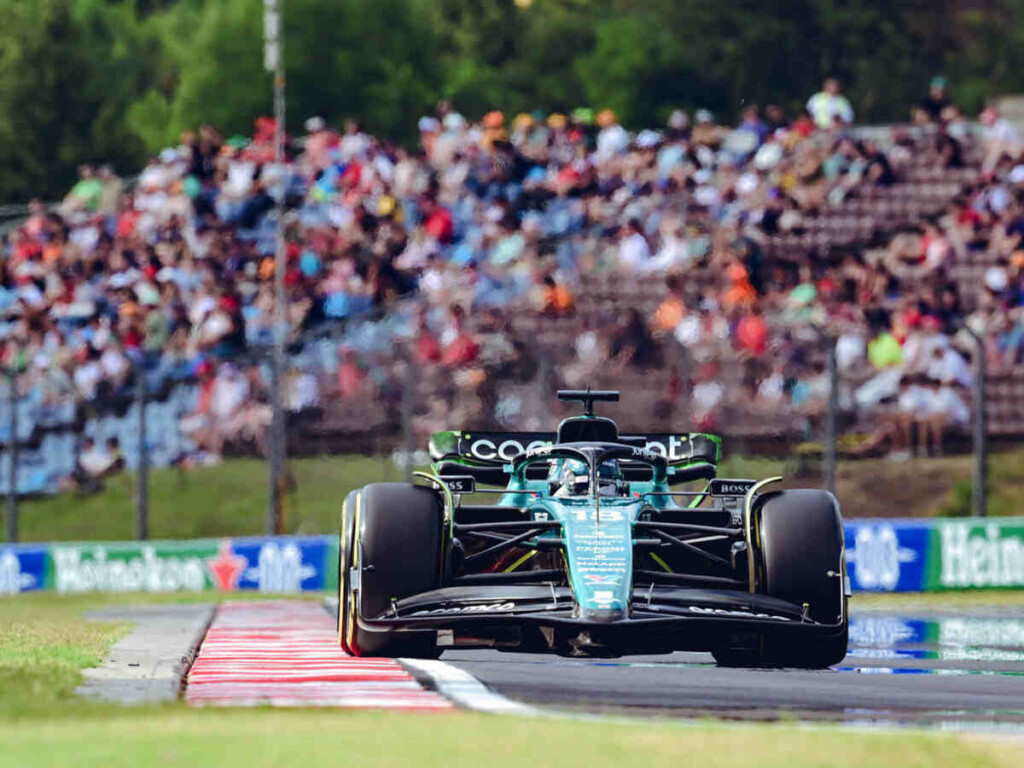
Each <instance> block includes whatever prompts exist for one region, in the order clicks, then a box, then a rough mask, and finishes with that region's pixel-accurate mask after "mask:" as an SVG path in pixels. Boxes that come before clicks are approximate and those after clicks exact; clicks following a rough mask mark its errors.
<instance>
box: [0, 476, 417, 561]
mask: <svg viewBox="0 0 1024 768" xmlns="http://www.w3.org/2000/svg"><path fill="white" fill-rule="evenodd" d="M291 471H292V479H293V481H294V482H293V483H292V488H291V489H290V490H289V491H288V493H286V495H285V505H284V506H285V508H284V525H285V530H286V531H287V532H288V533H296V534H315V533H328V532H333V531H336V530H337V528H338V519H339V515H340V513H341V503H342V501H343V500H344V498H345V494H347V493H348V492H349V491H350V490H352V489H353V488H358V487H360V486H362V485H365V484H366V483H372V482H379V481H382V480H390V481H394V480H399V479H401V474H400V472H399V470H398V469H396V468H395V466H394V464H393V463H392V462H391V461H390V460H385V459H381V458H364V457H359V456H343V457H337V458H315V459H299V460H296V461H292V462H291ZM149 488H150V494H149V531H150V537H151V538H154V539H183V538H200V537H208V536H213V537H215V536H246V535H257V534H261V533H263V532H264V521H265V515H266V509H267V469H266V464H265V463H264V462H262V461H258V460H254V459H237V460H233V461H227V462H224V463H223V464H221V465H218V466H215V467H203V468H199V469H192V470H178V469H163V470H157V471H155V472H153V473H152V474H151V475H150V484H149ZM134 503H135V502H134V496H133V477H132V475H130V474H125V475H121V476H118V477H115V478H112V479H110V480H107V481H106V486H105V488H104V489H103V491H101V492H100V493H95V494H91V495H85V496H83V495H80V494H75V493H68V494H61V495H59V496H54V497H48V498H43V499H35V500H31V501H28V502H24V503H22V504H21V505H20V529H21V536H20V538H21V540H22V541H54V540H59V541H107V540H123V539H131V538H133V536H134V524H135V507H134ZM0 535H2V532H0Z"/></svg>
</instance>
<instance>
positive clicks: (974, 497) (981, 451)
mask: <svg viewBox="0 0 1024 768" xmlns="http://www.w3.org/2000/svg"><path fill="white" fill-rule="evenodd" d="M964 328H967V326H966V325H965V326H964ZM967 330H968V332H969V333H970V334H971V337H972V338H973V339H974V346H975V351H974V424H973V427H974V429H973V435H972V440H971V442H972V443H973V445H972V446H971V447H972V448H973V451H974V472H973V477H972V478H971V481H972V482H971V514H973V515H974V516H975V517H985V516H986V515H987V514H988V417H987V414H986V413H985V383H986V379H987V378H988V376H987V373H988V371H987V370H986V367H985V340H984V339H983V338H982V337H981V336H979V335H978V334H976V333H975V332H974V331H973V330H971V329H970V328H967Z"/></svg>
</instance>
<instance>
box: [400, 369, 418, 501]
mask: <svg viewBox="0 0 1024 768" xmlns="http://www.w3.org/2000/svg"><path fill="white" fill-rule="evenodd" d="M405 359H406V363H405V385H404V386H403V387H402V452H403V453H404V454H405V461H404V462H403V466H402V471H403V476H404V478H405V482H407V483H411V482H412V470H413V459H412V457H413V454H414V453H415V452H416V442H415V437H414V435H413V432H412V413H413V405H414V397H415V394H416V393H415V389H416V358H415V356H414V353H413V351H412V350H411V349H410V350H408V351H407V352H406V356H405Z"/></svg>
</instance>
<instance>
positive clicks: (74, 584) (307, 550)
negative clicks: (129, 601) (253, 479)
mask: <svg viewBox="0 0 1024 768" xmlns="http://www.w3.org/2000/svg"><path fill="white" fill-rule="evenodd" d="M337 584H338V544H337V539H336V538H334V537H329V536H308V537H306V536H303V537H276V538H244V539H196V540H192V541H153V542H130V543H128V542H118V543H107V542H103V543H69V544H63V543H54V544H46V545H24V546H4V545H0V594H13V593H16V592H31V591H35V590H41V589H46V590H52V591H55V592H59V593H63V594H70V593H76V592H179V591H185V592H203V591H207V590H216V591H221V592H235V591H238V590H258V591H261V592H274V593H278V592H310V591H312V592H316V591H321V590H325V589H336V588H337Z"/></svg>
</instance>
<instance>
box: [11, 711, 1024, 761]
mask: <svg viewBox="0 0 1024 768" xmlns="http://www.w3.org/2000/svg"><path fill="white" fill-rule="evenodd" d="M0 747H2V748H3V755H4V759H5V764H6V765H11V766H35V765H74V766H76V768H83V767H87V766H97V767H98V768H113V767H115V766H139V765H147V766H152V765H157V766H183V767H184V766H187V767H188V768H191V767H192V766H218V768H234V767H235V766H238V767H239V768H241V767H243V766H244V767H245V768H262V767H263V766H266V767H267V768H270V767H271V766H294V765H308V766H314V765H315V766H363V767H367V766H381V767H382V768H400V767H401V768H405V767H406V766H417V767H419V766H422V767H423V768H435V767H437V768H442V767H443V768H460V767H461V766H467V767H472V768H477V766H480V765H481V764H485V765H487V766H489V768H506V767H508V768H521V766H523V765H530V766H559V768H575V767H576V766H586V767H587V768H602V767H603V766H622V765H642V766H645V768H662V767H663V766H664V768H678V766H680V765H694V766H700V768H718V767H719V766H721V767H722V768H727V767H728V768H744V767H745V766H757V768H775V767H780V768H802V767H804V766H807V767H810V766H814V768H833V767H834V768H846V767H849V768H864V767H865V766H871V767H872V768H889V767H890V766H891V767H892V768H943V767H944V766H950V767H952V766H956V767H957V768H961V767H962V766H971V767H972V768H990V767H991V768H1009V767H1010V766H1014V765H1019V763H1018V762H1016V761H1017V758H1019V749H1020V745H1019V744H1014V743H1006V744H1004V745H999V744H998V743H994V742H986V741H981V740H976V739H969V738H964V737H957V736H943V735H930V734H928V735H926V734H921V733H867V732H863V731H845V732H842V733H840V732H838V731H837V730H836V729H833V728H814V729H801V728H798V727H793V726H792V725H776V726H728V725H722V724H713V723H701V724H699V725H693V726H690V725H678V724H669V723H650V722H648V723H623V722H612V723H598V722H574V721H563V720H557V721H539V720H523V719H519V718H499V717H495V716H484V715H474V714H466V713H453V714H443V715H442V714H425V713H423V714H399V713H370V712H281V711H278V712H273V711H260V712H215V711H203V712H184V711H169V712H165V713H163V714H162V716H161V717H159V718H154V717H151V716H146V715H132V714H125V715H122V716H120V717H116V718H105V719H103V720H93V719H89V718H84V719H76V720H74V721H71V722H68V721H63V722H48V721H38V722H33V723H24V722H22V723H18V724H17V725H16V726H10V725H7V724H0Z"/></svg>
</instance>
